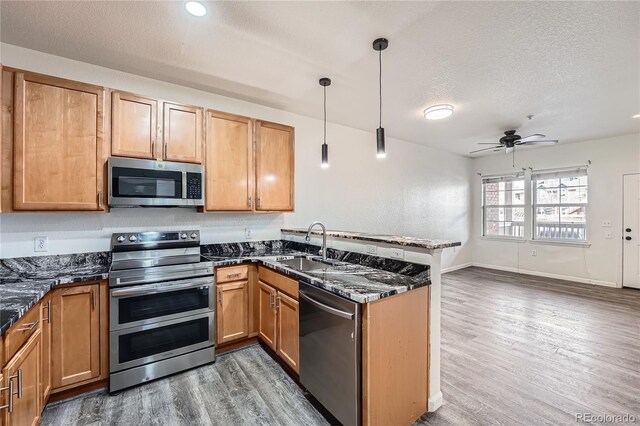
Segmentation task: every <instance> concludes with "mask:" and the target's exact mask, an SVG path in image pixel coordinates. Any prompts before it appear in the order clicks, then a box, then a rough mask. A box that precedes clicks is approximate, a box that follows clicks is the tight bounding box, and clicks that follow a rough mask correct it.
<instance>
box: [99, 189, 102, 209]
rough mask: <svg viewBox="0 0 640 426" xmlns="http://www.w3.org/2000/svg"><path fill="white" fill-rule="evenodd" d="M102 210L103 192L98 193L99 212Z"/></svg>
mask: <svg viewBox="0 0 640 426" xmlns="http://www.w3.org/2000/svg"><path fill="white" fill-rule="evenodd" d="M100 209H102V191H98V210H100Z"/></svg>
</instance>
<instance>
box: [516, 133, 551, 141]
mask: <svg viewBox="0 0 640 426" xmlns="http://www.w3.org/2000/svg"><path fill="white" fill-rule="evenodd" d="M545 137H546V136H545V135H543V134H541V133H534V134H533V135H529V136H526V137H524V138H520V140H519V141H518V142H528V141H532V140H537V139H542V138H545Z"/></svg>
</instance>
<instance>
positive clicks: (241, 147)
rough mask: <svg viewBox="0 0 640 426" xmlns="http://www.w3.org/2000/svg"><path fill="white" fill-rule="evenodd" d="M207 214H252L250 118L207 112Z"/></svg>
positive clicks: (251, 133) (251, 130) (251, 128)
mask: <svg viewBox="0 0 640 426" xmlns="http://www.w3.org/2000/svg"><path fill="white" fill-rule="evenodd" d="M205 146H206V161H205V177H206V180H207V182H206V185H205V189H206V194H205V195H206V196H205V209H206V210H207V211H216V210H218V211H251V210H253V208H254V201H255V199H254V198H253V186H254V185H253V176H254V169H253V123H252V120H251V119H250V118H247V117H241V116H238V115H231V114H225V113H222V112H218V111H211V110H209V111H207V141H206V145H205Z"/></svg>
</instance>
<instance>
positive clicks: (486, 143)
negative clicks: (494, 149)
mask: <svg viewBox="0 0 640 426" xmlns="http://www.w3.org/2000/svg"><path fill="white" fill-rule="evenodd" d="M478 145H497V144H496V143H495V142H478Z"/></svg>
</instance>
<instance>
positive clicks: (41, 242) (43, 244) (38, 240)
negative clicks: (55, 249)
mask: <svg viewBox="0 0 640 426" xmlns="http://www.w3.org/2000/svg"><path fill="white" fill-rule="evenodd" d="M33 242H34V247H33V251H35V252H45V251H49V237H35V238H34V239H33Z"/></svg>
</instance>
